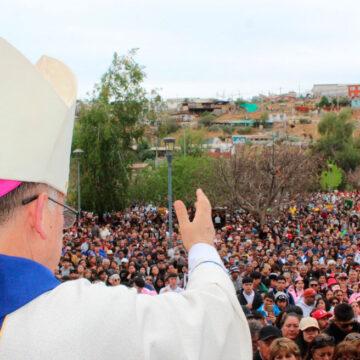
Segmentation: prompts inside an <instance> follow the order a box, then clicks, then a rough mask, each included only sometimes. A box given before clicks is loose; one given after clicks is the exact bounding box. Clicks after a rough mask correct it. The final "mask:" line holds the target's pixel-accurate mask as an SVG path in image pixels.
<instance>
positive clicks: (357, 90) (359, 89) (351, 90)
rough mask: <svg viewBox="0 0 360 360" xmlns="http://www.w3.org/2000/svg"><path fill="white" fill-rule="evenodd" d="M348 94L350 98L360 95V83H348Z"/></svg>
mask: <svg viewBox="0 0 360 360" xmlns="http://www.w3.org/2000/svg"><path fill="white" fill-rule="evenodd" d="M347 87H348V96H349V98H351V99H353V98H358V97H359V96H360V85H354V84H353V85H348V86H347Z"/></svg>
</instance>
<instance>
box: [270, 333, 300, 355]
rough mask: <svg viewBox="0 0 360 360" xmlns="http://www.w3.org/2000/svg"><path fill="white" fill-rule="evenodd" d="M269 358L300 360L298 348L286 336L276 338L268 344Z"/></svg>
mask: <svg viewBox="0 0 360 360" xmlns="http://www.w3.org/2000/svg"><path fill="white" fill-rule="evenodd" d="M269 360H301V353H300V349H299V347H298V346H297V345H296V343H295V342H294V341H292V340H290V339H288V338H280V339H276V340H274V341H273V342H272V344H271V346H270V349H269Z"/></svg>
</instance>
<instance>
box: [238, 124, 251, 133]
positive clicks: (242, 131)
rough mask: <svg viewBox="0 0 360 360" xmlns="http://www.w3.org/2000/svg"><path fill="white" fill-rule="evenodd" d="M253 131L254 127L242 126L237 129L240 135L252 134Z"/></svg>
mask: <svg viewBox="0 0 360 360" xmlns="http://www.w3.org/2000/svg"><path fill="white" fill-rule="evenodd" d="M252 132H253V128H252V127H249V126H247V127H241V128H240V129H238V130H237V133H238V134H239V135H247V134H251V133H252Z"/></svg>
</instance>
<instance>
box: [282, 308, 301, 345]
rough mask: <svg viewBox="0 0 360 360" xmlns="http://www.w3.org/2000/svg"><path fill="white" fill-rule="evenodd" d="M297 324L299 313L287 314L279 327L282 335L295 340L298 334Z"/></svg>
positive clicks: (298, 322)
mask: <svg viewBox="0 0 360 360" xmlns="http://www.w3.org/2000/svg"><path fill="white" fill-rule="evenodd" d="M299 324H300V320H299V315H297V314H295V313H289V314H287V315H286V316H285V318H284V323H283V325H282V327H281V333H282V336H283V337H286V338H288V339H290V340H294V341H295V339H296V338H297V337H298V335H299Z"/></svg>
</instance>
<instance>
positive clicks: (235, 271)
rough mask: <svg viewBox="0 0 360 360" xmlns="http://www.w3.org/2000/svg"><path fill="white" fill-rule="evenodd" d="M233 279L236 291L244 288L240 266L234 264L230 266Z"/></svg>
mask: <svg viewBox="0 0 360 360" xmlns="http://www.w3.org/2000/svg"><path fill="white" fill-rule="evenodd" d="M230 276H231V281H232V282H233V284H234V287H235V291H236V292H238V291H240V290H241V289H242V278H241V276H240V270H239V268H238V267H237V266H236V265H234V266H232V267H231V268H230Z"/></svg>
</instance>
